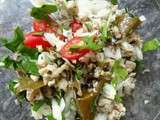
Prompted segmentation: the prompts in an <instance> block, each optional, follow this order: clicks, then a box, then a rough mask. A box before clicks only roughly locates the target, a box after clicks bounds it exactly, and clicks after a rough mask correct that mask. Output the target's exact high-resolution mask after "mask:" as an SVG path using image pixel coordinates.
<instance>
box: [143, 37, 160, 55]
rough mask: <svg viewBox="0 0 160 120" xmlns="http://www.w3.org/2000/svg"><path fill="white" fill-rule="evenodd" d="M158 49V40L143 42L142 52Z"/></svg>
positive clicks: (159, 47)
mask: <svg viewBox="0 0 160 120" xmlns="http://www.w3.org/2000/svg"><path fill="white" fill-rule="evenodd" d="M157 49H160V40H158V39H153V40H148V41H145V42H144V45H143V52H148V51H153V50H157Z"/></svg>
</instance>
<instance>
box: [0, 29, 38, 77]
mask: <svg viewBox="0 0 160 120" xmlns="http://www.w3.org/2000/svg"><path fill="white" fill-rule="evenodd" d="M0 40H1V41H0V42H1V43H2V45H3V46H5V47H6V48H8V49H9V50H11V51H12V52H14V54H13V57H10V56H9V55H4V56H3V58H2V60H1V62H3V63H4V66H5V67H6V68H10V69H15V70H17V69H19V70H22V71H25V72H26V73H28V74H33V75H38V68H37V65H36V61H35V60H36V59H37V58H38V50H37V49H34V48H28V47H26V46H24V45H23V41H24V35H23V31H22V30H21V29H20V27H17V28H16V29H15V31H14V37H13V39H12V40H8V39H6V38H1V39H0ZM14 56H17V57H14ZM13 58H14V59H13Z"/></svg>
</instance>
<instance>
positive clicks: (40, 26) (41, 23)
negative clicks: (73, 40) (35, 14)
mask: <svg viewBox="0 0 160 120" xmlns="http://www.w3.org/2000/svg"><path fill="white" fill-rule="evenodd" d="M49 19H50V22H49V23H48V22H47V21H46V20H36V19H35V20H34V21H33V29H34V31H35V32H56V31H57V29H58V28H59V25H58V24H57V23H56V22H55V21H54V20H53V19H52V18H50V17H49Z"/></svg>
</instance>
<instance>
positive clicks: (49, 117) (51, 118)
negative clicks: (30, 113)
mask: <svg viewBox="0 0 160 120" xmlns="http://www.w3.org/2000/svg"><path fill="white" fill-rule="evenodd" d="M47 120H56V119H54V117H53V115H52V114H50V115H48V116H47Z"/></svg>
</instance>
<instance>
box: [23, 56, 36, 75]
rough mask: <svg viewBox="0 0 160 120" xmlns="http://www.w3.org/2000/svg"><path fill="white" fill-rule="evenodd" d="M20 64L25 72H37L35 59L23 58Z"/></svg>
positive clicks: (34, 73)
mask: <svg viewBox="0 0 160 120" xmlns="http://www.w3.org/2000/svg"><path fill="white" fill-rule="evenodd" d="M21 64H22V67H23V69H24V71H25V72H26V73H29V74H33V75H38V74H39V73H38V67H37V64H36V61H35V60H30V59H27V58H25V59H23V60H22V62H21Z"/></svg>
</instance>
